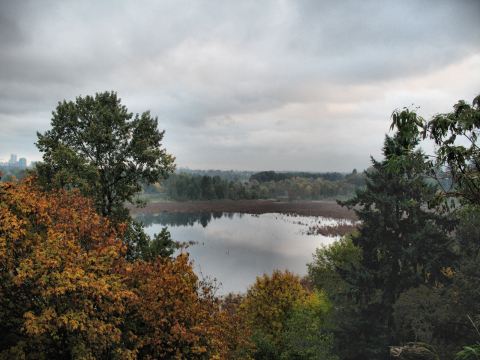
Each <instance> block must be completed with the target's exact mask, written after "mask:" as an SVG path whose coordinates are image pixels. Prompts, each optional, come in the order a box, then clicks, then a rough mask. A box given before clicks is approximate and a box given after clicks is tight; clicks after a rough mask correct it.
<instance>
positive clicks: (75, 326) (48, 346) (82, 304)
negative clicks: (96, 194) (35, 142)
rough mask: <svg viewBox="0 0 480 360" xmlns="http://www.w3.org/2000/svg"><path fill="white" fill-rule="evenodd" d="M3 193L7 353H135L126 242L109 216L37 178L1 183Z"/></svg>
mask: <svg viewBox="0 0 480 360" xmlns="http://www.w3.org/2000/svg"><path fill="white" fill-rule="evenodd" d="M0 198H1V199H0V204H2V205H1V206H0V277H1V281H0V327H1V331H0V332H1V333H2V334H6V335H7V336H4V337H2V339H1V340H0V354H2V355H1V356H3V357H5V358H8V357H10V356H11V355H12V354H13V353H15V354H16V355H18V356H21V357H24V358H33V357H34V358H51V359H54V358H84V359H93V358H101V357H106V356H107V355H109V356H112V357H123V358H128V357H129V356H133V355H134V351H132V350H131V349H127V348H125V347H124V346H123V345H122V344H123V333H122V326H123V315H124V314H125V311H126V305H127V303H128V302H129V301H133V300H134V299H135V298H136V296H135V294H134V293H133V292H132V291H130V290H129V289H128V288H126V287H125V285H124V283H123V281H122V279H121V277H120V276H119V275H118V274H116V273H115V269H116V268H118V267H120V266H121V264H122V263H123V252H124V247H123V245H122V242H121V241H120V239H119V237H118V233H117V232H116V231H114V230H113V229H112V228H111V227H110V225H109V222H108V220H106V219H104V218H102V217H101V216H98V215H97V214H96V213H95V212H94V210H93V209H92V207H91V202H90V201H89V200H87V199H85V198H83V197H81V196H79V195H78V194H75V193H67V192H65V191H58V192H54V193H47V194H45V193H41V192H39V191H38V189H36V188H35V187H33V186H32V185H31V184H30V182H26V183H21V184H18V185H12V184H5V185H0ZM34 354H37V355H34Z"/></svg>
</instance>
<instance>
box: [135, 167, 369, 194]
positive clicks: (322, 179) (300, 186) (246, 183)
mask: <svg viewBox="0 0 480 360" xmlns="http://www.w3.org/2000/svg"><path fill="white" fill-rule="evenodd" d="M247 175H248V177H247ZM364 184H365V175H364V174H363V173H358V172H357V170H355V169H354V170H353V171H352V172H351V173H348V174H344V173H339V172H325V173H309V172H275V171H262V172H257V173H253V172H247V171H239V172H237V171H219V170H200V171H194V170H188V171H185V170H181V171H179V172H177V173H175V174H172V175H170V176H169V178H168V179H166V180H164V181H163V182H161V183H157V184H152V185H148V186H144V194H145V195H147V196H148V195H160V196H162V197H164V198H166V199H170V200H178V201H185V200H217V199H218V200H219V199H231V200H244V199H284V200H287V199H288V200H320V199H338V198H347V197H350V196H352V195H353V194H354V193H355V190H357V189H359V188H362V187H363V186H364Z"/></svg>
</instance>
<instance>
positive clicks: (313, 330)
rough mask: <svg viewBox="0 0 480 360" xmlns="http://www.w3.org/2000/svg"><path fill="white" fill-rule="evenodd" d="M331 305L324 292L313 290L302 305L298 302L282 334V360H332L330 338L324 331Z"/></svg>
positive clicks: (331, 342)
mask: <svg viewBox="0 0 480 360" xmlns="http://www.w3.org/2000/svg"><path fill="white" fill-rule="evenodd" d="M329 312H330V303H329V302H328V300H327V298H326V296H325V294H324V293H321V292H318V291H315V292H313V293H311V294H309V296H308V298H307V299H306V301H305V302H298V303H297V304H295V306H294V307H293V310H292V313H291V315H290V316H289V318H288V319H287V321H286V324H285V330H284V332H283V334H282V340H283V347H284V350H283V352H282V354H281V356H280V357H281V359H285V360H290V359H305V360H307V359H312V360H313V359H322V360H335V359H338V357H337V356H335V355H332V354H333V352H332V351H333V336H332V334H330V333H328V332H326V331H325V327H326V326H325V323H326V321H327V314H328V313H329Z"/></svg>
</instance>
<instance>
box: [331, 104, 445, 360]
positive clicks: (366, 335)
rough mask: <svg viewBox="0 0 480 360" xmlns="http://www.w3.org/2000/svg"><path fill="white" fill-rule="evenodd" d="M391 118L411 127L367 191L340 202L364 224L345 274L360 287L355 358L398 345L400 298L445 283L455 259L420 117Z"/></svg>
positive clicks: (391, 142)
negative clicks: (356, 256)
mask: <svg viewBox="0 0 480 360" xmlns="http://www.w3.org/2000/svg"><path fill="white" fill-rule="evenodd" d="M393 118H394V122H397V123H409V124H411V125H410V126H409V127H407V126H406V127H404V131H403V132H400V131H399V132H397V133H395V134H394V136H393V137H389V136H387V137H386V139H385V145H384V149H383V154H384V157H385V159H384V160H383V161H381V162H378V161H375V160H372V162H373V168H372V169H371V171H368V172H367V174H366V177H367V178H366V188H365V190H360V191H358V192H357V194H356V196H355V197H354V198H353V199H351V200H349V201H346V202H343V203H342V204H343V205H346V206H348V207H350V208H353V209H355V212H356V214H357V216H358V218H359V220H360V221H361V225H360V227H359V231H358V234H356V235H355V236H353V238H352V241H353V244H354V245H355V246H357V247H359V248H360V249H361V252H362V257H361V260H360V267H359V269H356V271H355V272H354V273H350V272H346V273H343V274H342V273H341V274H340V275H341V276H342V278H343V279H344V280H345V281H347V282H349V283H350V284H351V285H353V286H354V288H355V297H354V302H355V303H356V304H357V305H358V308H359V313H358V314H359V318H358V321H359V329H363V331H362V332H361V334H359V336H356V339H365V343H364V344H363V345H362V346H361V347H360V346H359V349H358V354H357V357H356V358H358V359H363V358H368V359H383V358H385V356H387V353H388V348H387V346H388V345H393V344H395V343H396V341H397V339H396V335H395V332H394V330H393V329H394V320H393V310H392V306H393V305H394V303H395V302H396V300H397V299H398V297H399V296H400V294H402V292H404V291H405V290H407V289H409V288H412V287H416V286H419V285H421V284H430V285H434V284H437V283H442V282H444V281H446V280H447V279H446V278H445V275H444V272H443V270H444V268H446V267H448V266H450V265H452V263H453V260H454V254H453V249H452V241H451V238H450V237H449V236H448V233H449V232H450V231H451V230H452V229H453V223H452V222H450V221H449V219H448V218H447V217H445V216H443V215H442V214H440V213H439V212H437V211H436V209H435V206H436V205H437V202H436V199H437V198H436V191H437V188H436V186H434V185H432V184H429V183H427V181H426V177H425V169H426V165H425V156H424V154H423V153H422V152H421V151H420V150H417V145H418V143H419V132H418V129H417V125H416V124H417V123H418V122H419V120H418V118H417V116H416V114H415V113H414V112H411V111H409V110H407V109H405V110H403V111H399V112H394V114H393ZM407 134H408V136H406V135H407ZM362 324H363V325H362ZM360 349H361V350H360ZM362 356H363V357H362Z"/></svg>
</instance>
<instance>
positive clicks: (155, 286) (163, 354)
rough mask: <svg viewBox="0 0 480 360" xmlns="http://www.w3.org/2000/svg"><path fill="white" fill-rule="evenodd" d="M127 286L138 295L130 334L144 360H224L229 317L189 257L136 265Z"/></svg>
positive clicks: (156, 260) (130, 324)
mask: <svg viewBox="0 0 480 360" xmlns="http://www.w3.org/2000/svg"><path fill="white" fill-rule="evenodd" d="M127 283H128V284H129V287H130V288H131V289H132V290H133V291H135V293H136V294H137V297H136V298H135V299H133V301H132V303H131V305H130V311H131V313H130V315H129V316H128V321H127V323H128V326H127V330H128V331H130V332H131V333H133V334H135V336H137V337H138V344H139V348H138V357H139V358H142V359H223V358H225V353H226V352H227V351H228V344H227V338H226V337H225V336H224V328H225V325H224V322H225V320H226V317H225V316H224V313H223V311H222V310H221V308H220V304H219V302H218V300H217V299H216V298H215V297H214V295H213V289H212V287H211V286H210V285H209V284H206V283H202V282H201V281H199V280H198V278H197V276H196V275H195V273H194V272H193V268H192V266H191V264H190V262H189V260H188V255H186V254H181V255H179V256H178V257H176V258H174V259H170V258H157V259H155V260H153V261H151V262H144V261H137V262H135V263H134V264H133V265H132V267H131V268H129V269H128V280H127Z"/></svg>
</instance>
